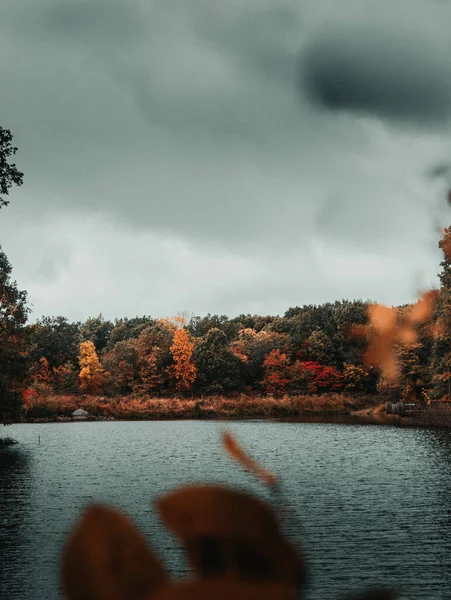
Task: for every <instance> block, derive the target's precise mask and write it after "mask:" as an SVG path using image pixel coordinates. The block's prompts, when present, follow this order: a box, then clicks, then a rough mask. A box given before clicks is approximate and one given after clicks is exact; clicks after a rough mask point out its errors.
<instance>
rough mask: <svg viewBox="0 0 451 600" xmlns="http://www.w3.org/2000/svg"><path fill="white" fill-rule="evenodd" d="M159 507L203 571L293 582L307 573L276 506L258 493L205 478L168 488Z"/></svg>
mask: <svg viewBox="0 0 451 600" xmlns="http://www.w3.org/2000/svg"><path fill="white" fill-rule="evenodd" d="M156 507H157V510H158V512H159V513H160V515H161V517H162V519H163V521H164V523H165V525H166V526H167V527H168V528H169V529H170V530H171V531H172V532H173V533H174V534H175V535H176V536H177V537H178V538H179V539H180V540H181V541H182V543H183V545H184V547H185V549H186V551H187V553H188V556H189V560H190V562H191V565H192V566H193V568H194V570H195V572H196V573H197V574H198V575H200V576H202V577H213V576H214V577H221V576H224V575H228V576H232V577H235V578H238V579H241V580H254V581H284V582H286V583H287V584H291V585H292V586H295V585H297V584H298V583H300V582H302V581H303V580H304V579H305V575H306V570H305V564H304V561H303V559H302V557H301V555H300V554H299V552H298V550H297V548H296V547H295V546H293V545H292V544H291V542H289V541H288V540H286V539H285V538H284V536H283V535H282V533H281V532H280V530H279V526H278V522H277V520H276V518H275V515H274V513H273V511H272V510H271V508H270V507H269V506H268V505H267V504H266V503H264V502H263V501H262V500H259V499H258V498H254V497H252V496H250V495H248V494H246V493H244V492H238V491H235V490H232V489H230V488H227V487H225V486H219V485H202V484H200V485H192V486H186V487H182V488H179V489H177V490H174V491H172V492H169V493H168V494H167V495H166V496H163V497H162V498H159V499H158V500H157V502H156Z"/></svg>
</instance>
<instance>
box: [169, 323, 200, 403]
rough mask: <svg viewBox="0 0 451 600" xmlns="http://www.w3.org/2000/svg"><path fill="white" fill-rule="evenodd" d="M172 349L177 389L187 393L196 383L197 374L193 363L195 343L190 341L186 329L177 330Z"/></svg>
mask: <svg viewBox="0 0 451 600" xmlns="http://www.w3.org/2000/svg"><path fill="white" fill-rule="evenodd" d="M170 349H171V354H172V356H173V358H174V364H173V365H171V370H172V372H173V374H174V377H175V381H176V387H177V389H178V390H179V391H180V392H187V391H189V390H190V389H191V387H192V385H193V383H194V382H195V380H196V377H197V372H196V367H195V365H194V362H193V352H194V343H193V342H192V341H191V340H190V337H189V334H188V332H187V331H186V329H184V328H179V329H176V331H175V332H174V337H173V341H172V345H171V348H170Z"/></svg>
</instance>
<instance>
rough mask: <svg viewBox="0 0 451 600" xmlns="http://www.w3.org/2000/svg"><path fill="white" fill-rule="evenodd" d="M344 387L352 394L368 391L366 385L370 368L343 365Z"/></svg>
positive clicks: (348, 364)
mask: <svg viewBox="0 0 451 600" xmlns="http://www.w3.org/2000/svg"><path fill="white" fill-rule="evenodd" d="M342 377H343V387H344V389H345V390H346V391H347V392H350V393H356V394H357V393H361V392H365V391H366V385H367V382H368V378H369V369H368V367H363V366H362V365H353V364H350V363H344V364H343V372H342Z"/></svg>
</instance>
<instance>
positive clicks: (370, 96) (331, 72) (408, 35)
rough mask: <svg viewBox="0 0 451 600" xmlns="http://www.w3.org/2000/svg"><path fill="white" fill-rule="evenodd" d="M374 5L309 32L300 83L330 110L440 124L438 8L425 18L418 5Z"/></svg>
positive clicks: (450, 52) (447, 75)
mask: <svg viewBox="0 0 451 600" xmlns="http://www.w3.org/2000/svg"><path fill="white" fill-rule="evenodd" d="M381 4H382V3H379V6H378V7H377V9H376V11H375V10H374V9H373V10H371V9H370V11H369V14H366V13H364V14H363V15H359V12H357V15H355V16H351V18H348V19H347V20H346V21H345V20H344V19H343V18H341V19H339V20H338V22H337V21H334V22H329V21H328V22H327V23H325V24H322V26H321V27H319V28H318V29H317V30H316V31H314V33H313V34H311V36H310V39H309V41H308V43H306V45H305V47H304V52H303V55H302V85H303V86H305V87H306V89H307V93H308V94H309V95H310V97H311V98H312V99H313V100H314V101H316V102H319V103H321V104H322V105H324V106H325V107H327V108H330V109H334V110H340V109H341V110H348V111H353V112H357V113H363V114H373V115H376V116H381V117H384V118H389V119H394V120H399V121H410V122H413V123H415V124H416V125H417V126H418V125H419V124H422V123H423V122H425V123H427V124H429V125H430V124H432V123H437V122H438V123H440V124H443V122H444V121H447V120H448V119H449V117H450V115H451V38H450V36H449V30H448V28H447V27H444V24H443V23H440V21H439V15H440V13H438V12H436V13H435V15H434V16H435V22H432V23H431V18H430V15H429V16H428V15H425V14H423V13H422V12H418V8H419V7H420V5H419V4H414V5H413V7H412V6H410V7H408V6H407V5H406V4H399V2H398V3H394V5H395V7H394V8H395V9H394V10H393V8H392V7H390V8H388V7H387V6H381ZM426 5H427V6H426ZM401 7H403V9H404V10H403V11H401V10H400V8H401ZM427 7H429V8H430V9H431V12H432V13H434V11H433V6H432V7H431V5H430V3H424V10H426V8H427ZM412 8H413V10H412ZM387 9H388V10H387ZM448 18H449V14H448ZM445 22H446V21H445Z"/></svg>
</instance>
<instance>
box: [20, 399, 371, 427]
mask: <svg viewBox="0 0 451 600" xmlns="http://www.w3.org/2000/svg"><path fill="white" fill-rule="evenodd" d="M380 402H381V399H380V397H374V396H365V397H357V398H356V397H353V396H349V395H346V394H321V395H314V396H288V395H286V396H283V397H282V398H274V397H272V396H260V397H255V396H246V395H244V394H242V395H239V396H237V397H224V396H211V397H203V398H149V397H133V396H125V397H114V398H106V397H98V396H58V395H49V396H45V397H44V396H42V397H38V398H35V399H33V401H32V402H31V403H30V405H29V406H28V407H27V409H26V411H25V413H24V417H25V420H27V421H32V420H35V419H49V420H52V419H57V418H69V417H70V416H71V414H72V412H73V411H75V410H77V409H78V408H82V409H84V410H86V411H87V412H88V413H89V414H90V415H91V416H93V417H103V418H114V419H202V418H285V417H291V418H296V417H302V416H303V415H315V414H318V415H320V414H335V415H348V414H352V413H353V412H354V411H358V410H362V409H368V410H370V409H372V408H375V407H376V406H377V405H378V404H380Z"/></svg>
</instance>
